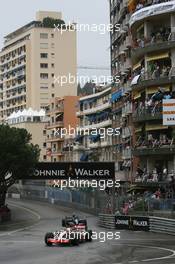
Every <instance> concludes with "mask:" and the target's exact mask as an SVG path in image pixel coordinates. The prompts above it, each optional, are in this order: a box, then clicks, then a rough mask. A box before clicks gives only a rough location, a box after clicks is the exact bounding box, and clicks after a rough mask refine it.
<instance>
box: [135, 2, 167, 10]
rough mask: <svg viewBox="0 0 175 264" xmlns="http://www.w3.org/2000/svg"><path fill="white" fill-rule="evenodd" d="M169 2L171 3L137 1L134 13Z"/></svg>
mask: <svg viewBox="0 0 175 264" xmlns="http://www.w3.org/2000/svg"><path fill="white" fill-rule="evenodd" d="M169 1H171V0H145V1H144V0H141V1H138V3H137V5H136V9H135V11H138V10H140V9H142V8H143V7H147V6H151V5H156V4H161V3H165V2H169Z"/></svg>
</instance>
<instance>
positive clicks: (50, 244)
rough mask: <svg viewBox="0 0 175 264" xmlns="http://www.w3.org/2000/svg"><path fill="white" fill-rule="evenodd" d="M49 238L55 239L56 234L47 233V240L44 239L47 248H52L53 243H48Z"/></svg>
mask: <svg viewBox="0 0 175 264" xmlns="http://www.w3.org/2000/svg"><path fill="white" fill-rule="evenodd" d="M49 238H54V234H53V233H47V234H46V235H45V239H44V241H45V244H46V246H48V247H51V246H52V243H51V242H48V239H49Z"/></svg>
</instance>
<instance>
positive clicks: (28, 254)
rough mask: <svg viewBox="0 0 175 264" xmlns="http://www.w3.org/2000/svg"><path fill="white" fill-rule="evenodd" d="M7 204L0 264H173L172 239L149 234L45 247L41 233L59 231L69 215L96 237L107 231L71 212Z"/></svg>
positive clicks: (129, 233)
mask: <svg viewBox="0 0 175 264" xmlns="http://www.w3.org/2000/svg"><path fill="white" fill-rule="evenodd" d="M8 203H9V205H10V207H11V209H12V210H13V221H12V222H11V223H10V224H8V225H0V264H90V263H91V264H100V263H103V264H104V263H105V264H106V263H109V264H120V263H121V264H126V263H129V264H130V263H149V264H152V263H154V264H165V263H166V264H170V263H171V264H175V237H173V236H168V235H160V234H153V233H149V232H132V231H121V233H120V239H118V240H115V239H113V240H107V241H106V242H100V241H101V240H94V241H93V242H92V243H83V244H80V245H79V246H74V247H68V246H66V247H65V246H64V247H63V246H54V247H51V248H50V247H46V246H45V244H44V241H43V238H44V235H45V233H46V232H48V231H54V230H56V229H59V228H60V227H61V219H62V217H63V216H66V215H70V214H72V213H73V212H75V213H79V214H80V215H82V216H86V217H87V219H88V225H89V227H90V228H91V229H92V230H93V231H96V232H97V234H99V232H108V231H110V232H111V230H106V229H103V228H100V227H98V224H97V218H96V217H94V216H92V215H88V214H84V213H80V212H78V211H74V210H73V209H72V210H71V209H68V208H63V207H59V206H54V205H50V204H46V203H41V202H37V201H32V202H31V201H21V200H19V201H16V200H10V201H8ZM113 232H115V231H113Z"/></svg>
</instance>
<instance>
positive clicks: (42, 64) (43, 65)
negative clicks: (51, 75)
mask: <svg viewBox="0 0 175 264" xmlns="http://www.w3.org/2000/svg"><path fill="white" fill-rule="evenodd" d="M40 68H42V69H47V68H48V63H40Z"/></svg>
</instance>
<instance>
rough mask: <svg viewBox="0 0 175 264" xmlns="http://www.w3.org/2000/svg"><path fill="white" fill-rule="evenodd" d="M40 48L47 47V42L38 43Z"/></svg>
mask: <svg viewBox="0 0 175 264" xmlns="http://www.w3.org/2000/svg"><path fill="white" fill-rule="evenodd" d="M40 48H41V49H48V43H40Z"/></svg>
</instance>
